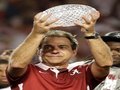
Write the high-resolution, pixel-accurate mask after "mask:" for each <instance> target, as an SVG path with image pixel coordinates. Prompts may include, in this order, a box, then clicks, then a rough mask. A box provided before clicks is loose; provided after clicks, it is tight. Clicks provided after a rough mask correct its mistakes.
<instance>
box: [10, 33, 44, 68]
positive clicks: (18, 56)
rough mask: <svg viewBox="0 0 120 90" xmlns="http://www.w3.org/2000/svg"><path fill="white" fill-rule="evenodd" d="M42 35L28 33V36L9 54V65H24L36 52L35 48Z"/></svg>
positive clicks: (20, 66)
mask: <svg viewBox="0 0 120 90" xmlns="http://www.w3.org/2000/svg"><path fill="white" fill-rule="evenodd" d="M43 37H44V35H42V34H41V35H36V34H33V33H30V34H29V36H28V37H27V38H26V39H25V40H24V41H23V43H22V44H20V45H19V46H18V47H17V48H16V49H15V50H14V52H13V54H12V56H11V62H10V65H11V67H19V68H24V67H26V66H27V65H28V64H29V63H30V62H31V59H32V57H33V55H34V54H35V53H36V50H37V48H38V46H39V44H40V41H41V40H42V38H43Z"/></svg>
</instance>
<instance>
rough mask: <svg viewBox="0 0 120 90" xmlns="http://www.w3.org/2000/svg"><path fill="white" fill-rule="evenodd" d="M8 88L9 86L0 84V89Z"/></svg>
mask: <svg viewBox="0 0 120 90" xmlns="http://www.w3.org/2000/svg"><path fill="white" fill-rule="evenodd" d="M8 86H10V85H9V84H0V88H6V87H8Z"/></svg>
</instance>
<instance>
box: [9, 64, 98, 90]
mask: <svg viewBox="0 0 120 90" xmlns="http://www.w3.org/2000/svg"><path fill="white" fill-rule="evenodd" d="M82 64H83V63H80V62H78V63H73V64H70V65H69V66H68V68H66V69H65V68H64V69H59V70H58V69H56V68H54V67H53V68H50V67H48V66H46V65H44V64H42V63H39V64H36V65H32V64H30V65H29V66H28V69H27V71H26V73H25V74H24V75H23V76H22V77H20V78H17V79H13V78H12V77H10V76H9V75H8V79H9V81H10V83H11V85H12V90H93V88H94V87H95V86H96V85H98V84H99V83H100V81H97V80H96V79H95V78H94V77H93V75H92V73H91V70H90V66H91V65H90V64H83V65H82Z"/></svg>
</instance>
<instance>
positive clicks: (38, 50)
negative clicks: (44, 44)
mask: <svg viewBox="0 0 120 90" xmlns="http://www.w3.org/2000/svg"><path fill="white" fill-rule="evenodd" d="M36 55H37V56H39V55H40V49H39V48H38V49H37V51H36Z"/></svg>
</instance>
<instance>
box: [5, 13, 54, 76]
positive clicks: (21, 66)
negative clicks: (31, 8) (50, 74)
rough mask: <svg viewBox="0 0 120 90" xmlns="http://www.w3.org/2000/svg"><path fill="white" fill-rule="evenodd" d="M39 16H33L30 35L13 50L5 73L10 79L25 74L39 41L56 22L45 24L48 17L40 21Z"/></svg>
mask: <svg viewBox="0 0 120 90" xmlns="http://www.w3.org/2000/svg"><path fill="white" fill-rule="evenodd" d="M41 15H42V13H39V14H37V15H36V16H35V18H34V25H33V29H32V31H31V33H30V34H29V35H28V36H27V38H26V39H25V40H24V41H23V42H22V43H21V44H20V45H19V46H18V47H17V48H16V49H15V50H14V52H13V53H12V55H11V57H10V62H9V65H8V69H7V71H8V73H9V74H10V75H11V76H12V77H19V76H21V75H23V74H24V73H25V72H26V70H27V66H28V64H29V63H30V62H31V60H32V58H33V56H34V54H35V53H36V50H37V49H38V46H39V45H40V42H41V40H42V39H43V37H44V36H45V34H46V33H47V32H48V31H49V29H50V28H51V27H52V26H51V24H52V23H54V22H55V21H56V19H54V20H53V21H49V22H47V19H48V18H49V16H50V15H46V16H44V17H42V18H41V19H40V17H41Z"/></svg>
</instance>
